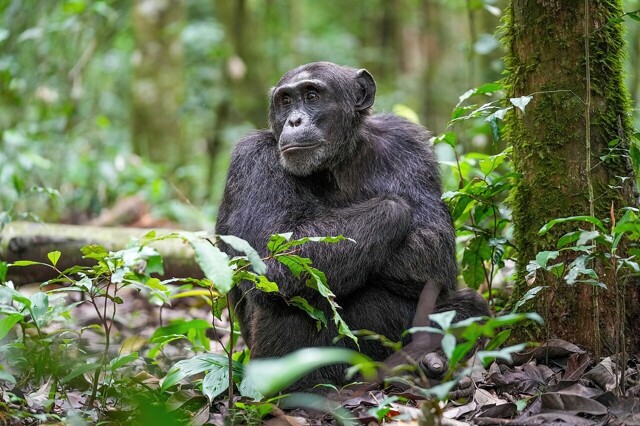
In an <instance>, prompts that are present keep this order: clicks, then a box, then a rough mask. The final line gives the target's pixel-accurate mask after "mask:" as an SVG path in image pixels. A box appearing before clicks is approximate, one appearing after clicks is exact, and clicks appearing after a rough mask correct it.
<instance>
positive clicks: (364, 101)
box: [356, 68, 376, 111]
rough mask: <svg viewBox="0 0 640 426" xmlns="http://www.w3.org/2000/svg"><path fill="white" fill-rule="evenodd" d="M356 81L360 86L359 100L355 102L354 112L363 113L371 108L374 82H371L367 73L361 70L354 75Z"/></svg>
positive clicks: (374, 87)
mask: <svg viewBox="0 0 640 426" xmlns="http://www.w3.org/2000/svg"><path fill="white" fill-rule="evenodd" d="M356 81H357V82H358V85H359V86H360V90H361V92H360V98H359V99H358V101H357V102H356V110H357V111H364V110H366V109H368V108H371V107H372V106H373V101H374V100H375V98H376V82H375V81H374V80H373V77H372V76H371V74H369V71H367V70H365V69H364V68H363V69H360V70H358V72H357V73H356Z"/></svg>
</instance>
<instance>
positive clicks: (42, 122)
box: [0, 0, 640, 229]
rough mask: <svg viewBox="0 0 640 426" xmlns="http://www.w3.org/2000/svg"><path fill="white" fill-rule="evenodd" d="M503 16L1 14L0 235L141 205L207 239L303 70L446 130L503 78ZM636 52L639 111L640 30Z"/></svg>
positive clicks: (274, 0) (78, 10) (486, 138)
mask: <svg viewBox="0 0 640 426" xmlns="http://www.w3.org/2000/svg"><path fill="white" fill-rule="evenodd" d="M505 3H506V2H505V1H502V0H395V1H386V0H368V1H363V0H341V1H314V0H233V1H232V0H133V1H124V0H105V1H92V0H66V1H63V0H58V1H53V0H47V1H42V0H0V130H1V134H0V229H1V224H2V223H7V222H9V221H11V220H14V219H18V218H21V217H24V216H25V215H29V216H31V215H34V216H38V217H40V218H41V219H43V220H45V221H58V222H67V223H87V222H90V220H91V219H92V218H95V217H96V216H99V215H100V213H101V212H103V211H104V210H105V209H109V208H111V207H112V206H113V205H114V204H115V203H116V202H117V201H118V200H121V199H123V198H125V197H128V196H132V195H137V196H140V197H142V198H143V199H144V200H145V201H146V205H148V206H150V209H151V215H152V216H154V217H156V218H166V219H168V220H170V221H171V223H173V224H176V226H179V227H182V228H186V229H211V228H212V226H213V225H212V224H213V223H214V220H215V215H216V206H217V204H218V203H219V200H220V197H221V192H222V188H223V185H224V178H225V172H226V165H227V162H228V157H229V152H230V149H231V147H232V145H233V143H234V142H235V141H236V140H237V139H238V138H239V137H240V136H241V135H243V134H245V133H247V132H249V131H250V130H251V129H254V128H261V127H265V126H267V122H266V118H267V108H268V105H267V95H268V91H269V88H270V87H272V86H273V85H275V83H276V82H277V81H278V79H279V78H280V76H281V75H282V74H283V73H284V72H286V71H287V70H288V69H290V68H293V67H295V66H297V65H300V64H303V63H306V62H311V61H318V60H329V61H332V62H336V63H339V64H344V65H351V66H354V67H366V68H367V69H369V71H371V73H372V74H373V75H374V77H375V78H376V80H377V83H378V98H377V102H376V107H375V108H376V110H378V111H397V112H400V113H403V114H405V115H406V114H409V115H411V114H414V115H415V114H417V118H418V119H419V120H420V122H421V123H422V124H424V125H425V126H427V127H428V128H430V129H431V130H432V131H433V132H434V133H436V134H437V133H439V132H443V131H444V130H445V128H446V126H447V123H448V121H449V120H450V118H451V110H452V109H453V107H454V106H455V105H456V103H457V101H458V96H460V95H461V94H462V93H464V92H465V91H466V90H467V89H469V88H472V87H477V86H479V85H480V84H482V83H486V82H492V81H496V80H499V79H501V77H502V71H503V63H502V59H501V58H502V56H503V53H504V52H503V51H502V49H503V48H502V46H501V45H500V42H499V32H498V33H496V28H497V27H499V26H500V22H501V21H500V20H501V16H502V14H503V8H504V7H505ZM638 8H640V1H639V0H627V1H626V2H625V10H635V9H638ZM627 39H628V43H629V52H630V55H629V57H628V61H627V66H628V70H629V71H632V70H635V72H629V73H628V82H627V83H628V87H629V88H630V90H631V94H632V97H633V100H634V102H635V105H637V104H638V99H639V97H640V73H638V72H637V70H639V69H640V25H632V26H629V27H628V32H627ZM635 121H636V125H638V124H640V113H639V112H638V110H637V109H636V110H635ZM490 135H491V131H490V129H489V124H488V123H487V122H486V121H484V120H478V121H477V122H475V124H474V123H473V122H472V123H470V124H468V125H466V127H465V128H464V129H459V131H458V139H459V140H458V147H457V148H458V149H460V150H464V151H466V152H471V151H475V152H482V153H485V154H493V153H497V152H501V151H502V150H503V149H504V146H495V144H493V142H492V139H491V136H490ZM438 149H439V151H441V152H440V154H441V156H442V158H447V157H451V152H447V149H451V148H450V147H448V146H447V145H446V144H439V145H438ZM449 179H453V178H452V177H449ZM453 185H455V183H453ZM47 194H48V195H50V197H49V196H47ZM27 212H28V213H27ZM149 225H150V226H159V225H162V223H158V222H156V223H149Z"/></svg>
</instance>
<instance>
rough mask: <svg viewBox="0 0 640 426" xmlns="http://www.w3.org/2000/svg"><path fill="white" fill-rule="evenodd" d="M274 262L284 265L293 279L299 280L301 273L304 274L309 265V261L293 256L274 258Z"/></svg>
mask: <svg viewBox="0 0 640 426" xmlns="http://www.w3.org/2000/svg"><path fill="white" fill-rule="evenodd" d="M276 260H277V261H278V262H280V263H282V264H283V265H285V266H286V267H287V268H289V270H290V271H291V273H292V274H293V276H294V277H296V278H300V276H301V275H302V273H303V272H306V270H307V267H308V266H309V265H311V259H307V258H306V257H300V256H298V255H295V254H288V255H280V256H276Z"/></svg>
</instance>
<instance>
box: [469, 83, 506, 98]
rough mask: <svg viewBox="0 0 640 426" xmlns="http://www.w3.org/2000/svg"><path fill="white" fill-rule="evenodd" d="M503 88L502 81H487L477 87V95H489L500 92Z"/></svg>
mask: <svg viewBox="0 0 640 426" xmlns="http://www.w3.org/2000/svg"><path fill="white" fill-rule="evenodd" d="M502 89H503V86H502V84H501V83H485V84H483V85H482V86H480V87H478V88H477V89H476V93H475V94H476V95H488V94H494V93H496V92H499V91H500V90H502Z"/></svg>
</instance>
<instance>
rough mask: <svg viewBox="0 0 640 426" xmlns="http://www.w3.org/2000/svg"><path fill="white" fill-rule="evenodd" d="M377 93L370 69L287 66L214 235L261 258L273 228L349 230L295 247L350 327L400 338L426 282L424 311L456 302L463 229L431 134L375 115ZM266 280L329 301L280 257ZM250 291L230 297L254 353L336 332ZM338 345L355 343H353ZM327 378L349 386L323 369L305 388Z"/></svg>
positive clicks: (230, 186) (250, 139)
mask: <svg viewBox="0 0 640 426" xmlns="http://www.w3.org/2000/svg"><path fill="white" fill-rule="evenodd" d="M310 91H314V92H315V93H316V95H317V96H316V97H314V96H313V95H309V92H310ZM374 96H375V83H374V81H373V79H372V78H371V76H370V75H369V73H368V72H366V71H364V70H359V71H358V70H355V69H352V68H347V67H342V66H338V65H335V64H331V63H327V62H320V63H312V64H308V65H304V66H302V67H299V68H296V69H294V70H291V71H289V72H288V73H286V74H285V75H284V76H283V77H282V79H281V80H280V82H279V83H278V86H277V87H276V88H274V89H273V91H272V97H271V106H270V112H269V121H270V127H271V130H265V131H258V132H255V133H253V134H251V135H249V136H247V137H245V138H243V139H242V140H241V141H240V142H239V143H238V144H237V145H236V147H235V149H234V151H233V155H232V159H231V164H230V166H229V172H228V177H227V184H226V189H225V193H224V198H223V201H222V204H221V206H220V210H219V214H218V222H217V229H216V232H217V233H218V234H230V235H236V236H238V237H240V238H243V239H245V240H247V241H248V242H249V243H250V244H251V245H252V246H253V247H255V248H256V249H258V250H259V251H261V253H262V254H266V249H265V247H266V243H267V241H268V239H269V236H270V235H271V234H275V233H284V232H293V234H294V237H302V236H329V235H340V234H341V235H344V236H347V237H350V238H353V239H354V240H355V241H356V242H355V243H352V242H348V241H344V242H341V243H338V244H321V243H318V244H314V243H311V244H307V245H304V246H303V247H302V248H301V253H299V254H300V255H302V256H305V257H309V258H311V259H312V260H313V263H314V266H315V267H316V268H318V269H320V270H322V271H324V272H325V274H326V276H327V281H328V284H329V287H330V288H331V290H332V291H333V292H334V293H335V294H336V296H337V302H338V304H339V305H340V306H341V307H342V311H341V315H342V317H343V318H344V319H345V321H346V322H347V324H348V325H349V326H350V328H351V329H352V330H358V329H367V330H372V331H375V332H376V333H379V334H383V335H385V336H387V337H388V338H390V339H392V340H400V339H401V333H402V332H403V330H405V329H407V328H409V327H411V326H412V324H414V323H420V321H417V322H416V321H414V315H415V313H416V307H417V305H418V300H419V298H420V295H421V292H422V291H423V289H429V290H430V292H429V293H426V292H425V294H426V295H427V296H429V297H425V298H424V299H430V295H431V294H434V295H437V301H436V300H431V302H429V301H428V302H427V303H426V304H425V306H427V305H428V306H427V307H426V308H424V309H421V310H420V312H421V316H422V313H423V312H424V313H426V314H428V313H430V312H432V311H433V310H434V309H433V308H431V307H430V306H431V304H433V305H435V304H437V305H438V306H437V310H438V311H440V310H444V309H443V306H444V307H446V305H447V301H453V300H458V297H457V294H456V275H457V266H456V261H455V233H454V230H453V227H452V223H451V217H450V215H449V211H448V208H447V206H446V205H445V204H444V203H443V202H442V201H441V199H440V196H441V188H440V178H439V173H438V164H437V162H436V159H435V156H434V154H433V151H432V148H431V147H430V145H429V143H428V139H429V133H428V132H427V131H426V129H424V128H423V127H421V126H419V125H417V124H414V123H411V122H409V121H407V120H405V119H403V118H400V117H397V116H395V115H391V114H376V115H371V114H370V106H371V105H372V103H373V98H374ZM285 97H288V98H289V99H288V100H284V98H285ZM289 101H290V102H289ZM290 147H294V148H293V149H290ZM225 248H226V249H228V247H225ZM267 276H268V277H269V278H270V279H271V280H273V281H275V282H276V283H277V284H278V285H279V288H280V291H281V292H282V293H283V294H284V295H285V296H287V297H291V296H294V295H300V296H303V297H305V298H307V300H309V302H310V303H311V304H314V305H315V306H318V307H321V308H326V306H325V304H324V303H323V301H322V298H321V297H320V296H319V295H318V294H317V292H315V291H314V290H311V289H309V288H307V287H306V286H305V284H304V281H302V280H297V279H295V278H294V277H293V275H292V274H291V273H290V272H289V271H288V270H287V269H286V268H285V267H284V266H282V265H281V264H279V263H278V262H275V261H274V262H270V264H269V270H268V272H267ZM250 289H251V286H250V285H248V284H241V285H240V287H239V288H236V289H234V291H233V293H232V299H233V301H234V303H238V309H237V314H238V315H239V318H240V322H241V326H242V331H243V335H244V337H245V340H246V342H247V344H248V346H249V347H250V349H251V352H252V357H253V358H263V357H274V356H281V355H284V354H286V353H289V352H291V351H293V350H295V349H298V348H303V347H310V346H329V345H331V344H332V340H333V338H334V337H335V336H336V334H337V333H336V330H335V329H334V328H332V327H330V328H329V329H323V330H321V331H320V332H318V331H317V330H316V325H315V321H314V320H313V319H311V318H310V317H309V316H308V315H307V314H306V313H304V312H302V311H301V310H300V309H298V308H296V307H290V306H287V304H286V303H285V302H284V301H283V299H282V298H280V297H278V296H274V295H269V294H265V293H262V292H260V291H258V290H255V289H254V290H250ZM463 299H464V300H466V299H465V298H463ZM463 299H461V300H463ZM436 302H437V303H436ZM421 303H423V302H421ZM473 303H475V304H476V305H478V306H466V307H465V306H462V305H460V304H457V303H456V306H455V307H456V308H461V309H462V310H464V311H465V313H466V315H465V316H469V315H476V314H484V313H485V312H486V309H485V308H484V307H481V306H479V304H480V302H473ZM459 305H460V306H459ZM338 345H346V346H348V347H354V345H353V342H351V341H350V340H349V339H343V340H342V341H340V342H339V343H338ZM360 348H361V350H362V352H364V353H366V354H367V355H369V356H370V357H372V358H373V359H376V360H384V359H386V358H388V357H389V356H390V355H391V351H390V350H389V349H388V348H385V347H383V346H382V345H380V344H379V343H377V342H372V341H365V340H362V339H361V341H360ZM428 349H429V350H434V349H435V348H428ZM319 382H332V383H335V384H341V383H343V382H344V369H343V368H342V367H330V368H326V369H322V370H319V371H318V372H315V373H313V374H312V375H310V376H309V377H307V378H306V379H305V380H304V381H303V382H302V383H300V384H299V387H305V386H308V385H311V384H314V383H319Z"/></svg>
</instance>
